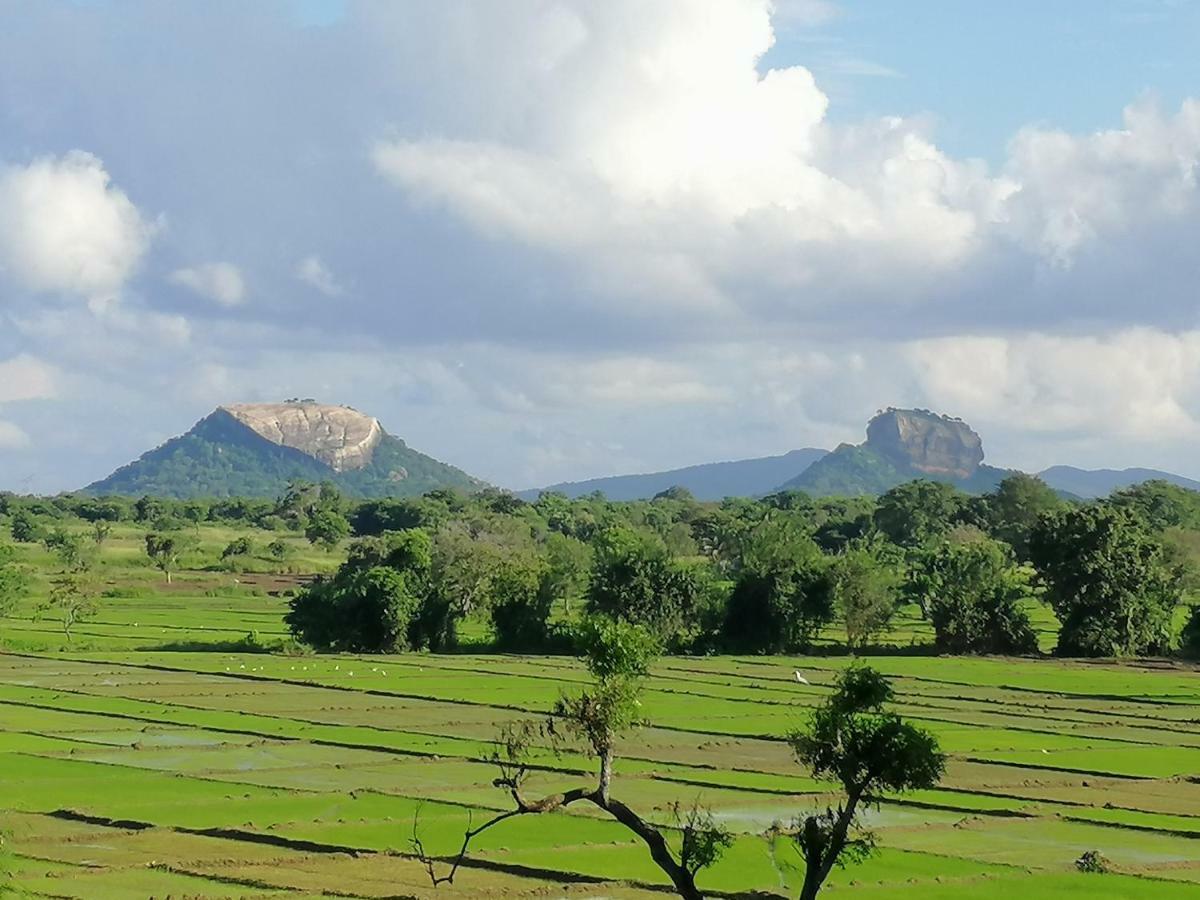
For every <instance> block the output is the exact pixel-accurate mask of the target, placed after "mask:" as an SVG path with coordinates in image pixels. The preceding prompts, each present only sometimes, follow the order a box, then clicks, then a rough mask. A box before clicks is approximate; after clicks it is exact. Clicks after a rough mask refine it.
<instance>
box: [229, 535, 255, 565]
mask: <svg viewBox="0 0 1200 900" xmlns="http://www.w3.org/2000/svg"><path fill="white" fill-rule="evenodd" d="M253 549H254V548H253V547H252V546H251V544H250V538H248V537H246V536H245V535H243V536H241V537H237V538H234V539H233V540H232V541H230V542H229V543H228V544H226V545H225V549H224V550H222V551H221V559H236V558H237V557H239V556H249V555H250V552H251V550H253Z"/></svg>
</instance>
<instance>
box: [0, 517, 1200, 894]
mask: <svg viewBox="0 0 1200 900" xmlns="http://www.w3.org/2000/svg"><path fill="white" fill-rule="evenodd" d="M220 539H221V536H219V535H218V536H215V537H213V540H215V541H218V542H219V540H220ZM120 543H121V541H120V539H119V538H118V540H117V545H118V546H120ZM106 560H123V561H121V562H111V561H109V562H107V563H106V565H107V566H108V567H109V568H108V569H107V570H106V571H107V575H108V577H109V579H110V581H111V584H110V591H109V592H110V593H111V594H112V596H109V597H106V598H104V599H103V601H102V603H101V606H100V610H99V612H98V613H97V615H96V616H95V617H94V618H93V619H91V620H90V621H87V622H84V623H81V624H79V625H78V626H76V629H75V634H74V635H73V638H72V640H71V641H69V642H68V641H66V640H65V638H64V637H63V635H62V633H61V630H59V629H58V628H57V625H56V623H55V622H53V621H51V620H45V619H36V618H35V617H34V616H33V615H32V612H31V611H30V610H29V609H22V610H20V611H18V614H17V615H16V616H15V617H14V618H12V619H7V620H0V635H3V639H4V645H3V646H4V648H5V649H4V652H2V653H0V792H2V793H0V797H2V798H3V799H2V800H0V807H2V808H3V812H2V813H0V817H2V820H3V821H2V823H0V827H2V828H3V829H4V830H5V831H7V832H8V834H9V835H10V838H11V840H10V845H11V848H12V849H11V851H10V853H9V857H8V858H7V860H6V861H5V865H7V867H8V869H9V870H10V874H9V876H8V882H7V885H6V886H5V887H7V889H10V890H13V891H20V892H24V894H26V895H28V896H34V897H73V898H99V900H105V898H126V897H131V898H135V897H160V898H161V897H168V896H171V897H204V898H210V897H211V898H217V897H240V898H250V897H286V898H305V897H319V896H338V897H351V898H383V897H434V896H437V897H595V898H600V897H609V898H649V897H656V896H657V897H661V896H664V890H665V881H664V878H663V876H662V875H661V873H659V871H658V870H657V869H656V868H655V867H654V866H653V864H652V863H651V862H650V861H649V859H648V858H647V856H646V853H645V851H644V848H642V847H641V846H640V845H639V844H638V843H637V842H636V840H633V839H631V836H630V835H629V833H628V832H626V831H624V830H623V829H622V828H621V827H620V826H618V825H616V824H615V823H613V822H611V821H609V820H607V819H604V818H601V817H598V816H597V815H595V814H594V813H592V812H588V811H586V810H575V809H574V808H572V810H571V811H570V812H563V813H555V814H551V815H547V816H525V817H519V818H516V819H513V820H510V821H508V822H506V823H504V824H503V825H500V826H498V827H496V828H494V829H492V830H490V831H488V832H485V833H484V834H483V835H481V836H480V838H479V840H478V841H477V842H476V843H475V844H474V849H473V851H472V853H471V855H470V858H469V864H468V865H467V866H466V867H464V868H463V869H462V870H461V871H460V872H459V873H458V876H457V877H456V879H455V881H454V883H453V884H452V885H449V884H447V885H442V886H440V887H438V888H437V889H436V890H435V889H434V888H433V887H432V886H431V885H430V882H429V878H428V875H427V873H426V872H425V869H424V867H423V866H422V864H421V863H420V862H419V861H418V860H417V859H415V858H414V857H413V853H412V847H411V838H412V835H413V829H414V821H419V833H420V836H421V839H422V841H423V843H424V844H425V846H426V848H427V849H428V850H429V851H430V852H432V853H435V854H439V855H449V854H451V853H453V852H454V851H455V850H456V849H457V847H458V844H459V843H460V841H461V837H462V832H463V831H464V829H466V828H467V827H468V826H469V823H475V824H478V823H479V822H480V821H482V820H483V819H484V818H486V817H487V816H489V815H490V814H492V813H493V812H494V811H499V810H502V809H504V808H506V805H505V800H506V797H505V795H504V794H503V792H501V791H499V790H497V789H496V788H494V787H493V786H492V783H491V782H492V779H493V778H494V777H495V770H494V768H493V767H492V766H491V765H490V764H489V763H488V762H487V761H486V758H487V755H488V753H489V750H490V740H491V738H492V736H493V735H494V733H495V731H496V728H497V726H498V725H499V724H501V723H503V722H506V721H510V720H513V719H518V718H524V717H530V716H537V715H541V714H544V713H545V712H546V711H547V710H548V709H549V708H550V707H551V705H552V704H553V703H554V701H555V699H556V698H557V697H558V696H559V695H560V694H561V693H562V692H564V691H570V690H572V689H573V688H575V687H577V686H578V685H579V684H581V683H582V682H584V681H585V679H586V676H585V673H584V672H583V670H582V668H581V667H580V666H579V665H578V664H577V663H576V662H575V661H574V660H572V659H569V658H564V657H526V656H511V655H496V654H488V653H463V654H453V655H430V654H409V655H403V656H354V655H341V656H313V655H285V654H283V653H264V652H241V650H239V649H238V647H239V645H238V642H239V641H242V640H243V639H244V638H245V637H246V635H247V633H248V632H254V633H255V635H256V646H255V647H253V648H251V647H249V645H247V649H261V647H262V646H268V647H269V646H272V645H273V644H275V643H276V642H279V641H283V640H284V639H285V638H286V629H285V627H284V626H283V623H282V615H283V612H284V610H285V609H286V598H285V597H282V596H273V595H272V594H273V592H277V591H278V590H279V589H281V588H283V587H286V584H287V579H286V578H285V577H283V576H277V575H270V574H262V575H261V576H259V577H260V578H261V579H262V580H261V581H256V580H255V578H253V577H247V576H239V577H237V578H236V579H235V577H234V576H232V575H229V574H227V573H219V572H199V571H192V572H188V573H184V574H182V575H181V576H180V577H179V578H177V579H176V583H175V584H173V585H172V586H171V588H170V589H169V590H168V589H167V588H166V586H165V585H161V586H160V585H159V584H158V580H157V579H156V578H155V577H154V576H155V575H157V573H153V572H152V571H149V570H145V571H142V570H141V569H138V568H136V567H135V563H134V562H133V560H134V556H133V555H132V554H130V555H128V556H125V557H122V556H121V554H120V553H116V554H112V555H111V556H110V555H109V554H108V553H107V552H106ZM314 562H316V563H321V562H323V560H320V559H318V560H315V561H314ZM271 579H276V580H275V581H272V580H271ZM235 581H236V583H235ZM900 627H901V628H910V630H911V628H915V627H919V626H913V625H911V623H908V624H906V623H904V622H902V623H901V625H900ZM897 643H900V642H899V641H898V642H897ZM846 664H847V662H846V660H845V659H844V658H842V657H836V656H821V657H813V658H772V657H744V658H743V657H709V658H671V659H667V660H664V661H662V662H661V663H660V664H659V665H658V666H657V667H656V669H655V670H654V673H653V677H652V679H651V689H650V691H649V693H648V695H647V697H646V698H645V713H646V719H647V722H648V724H647V726H646V727H644V728H642V729H641V730H639V731H638V732H637V733H636V734H634V735H632V736H631V737H630V738H629V739H628V740H627V741H626V742H625V744H624V746H623V747H622V754H621V758H620V760H619V762H618V765H617V771H616V781H615V786H614V794H615V795H617V796H619V797H620V798H622V799H624V800H625V801H626V802H628V803H630V805H632V806H633V807H634V808H635V809H637V810H638V811H639V812H641V813H642V814H643V815H645V816H647V817H649V818H651V819H653V820H655V821H658V822H661V823H664V824H670V823H671V822H672V814H671V804H672V803H673V802H675V801H681V802H683V803H684V804H688V803H690V802H691V801H692V800H694V799H697V798H698V799H699V800H700V802H701V803H702V804H704V805H706V806H708V807H710V808H711V810H712V813H713V815H714V817H715V818H716V819H717V820H719V821H720V822H721V823H722V824H724V825H725V827H727V828H730V829H731V830H733V831H734V832H735V833H736V835H737V838H736V841H735V843H734V845H733V846H732V847H731V848H730V850H729V851H728V852H727V853H726V855H725V856H724V857H723V858H722V859H721V861H720V862H719V863H718V864H717V865H716V866H715V867H714V868H712V869H711V870H708V871H706V872H705V873H703V874H702V875H701V877H700V883H701V885H702V887H703V888H704V889H705V890H706V891H708V892H709V893H710V894H712V895H713V896H747V897H749V896H752V895H753V896H760V897H761V896H767V897H770V896H777V897H789V896H794V895H795V893H796V888H797V885H798V883H799V875H798V871H797V866H798V864H799V860H798V859H797V857H796V855H795V852H794V851H793V850H792V849H791V847H790V845H789V844H787V842H786V841H782V842H776V843H775V844H774V845H772V843H771V842H770V841H769V840H768V839H767V838H766V837H764V832H766V831H767V830H768V829H769V828H770V827H771V826H772V825H773V824H774V823H777V822H778V823H783V824H785V825H786V824H787V823H788V822H790V820H791V819H792V818H793V817H794V816H796V815H797V814H799V813H802V812H804V811H806V810H809V809H811V808H813V807H814V806H824V805H825V804H827V803H829V802H832V801H833V799H834V797H835V795H834V794H832V793H831V791H830V786H829V785H828V784H825V783H822V782H817V781H814V780H812V779H811V778H808V777H807V775H806V773H805V772H803V771H802V770H801V769H800V768H799V767H798V766H797V765H796V764H795V763H794V762H793V761H792V759H791V758H790V756H789V751H788V748H787V745H786V744H785V743H784V741H783V736H784V735H786V734H787V733H788V732H789V731H791V730H792V729H794V728H797V727H799V726H800V725H802V724H803V723H804V721H805V716H806V714H807V710H808V709H809V708H811V707H812V706H813V705H815V704H816V703H819V702H820V701H821V699H822V698H823V697H824V696H825V694H826V692H827V690H828V685H829V684H830V683H831V681H832V679H833V678H834V677H835V675H836V674H837V672H838V671H839V669H840V668H841V667H842V666H844V665H846ZM872 664H873V665H875V666H876V667H878V668H880V669H881V670H882V671H884V672H885V673H886V674H888V675H890V676H891V677H892V678H893V679H894V685H895V688H896V692H897V701H898V704H897V708H898V711H899V712H901V713H902V714H903V715H905V716H906V717H908V718H909V719H911V720H912V721H914V722H916V723H917V724H920V725H921V726H923V727H925V728H927V729H928V730H930V731H932V732H933V733H934V734H936V735H937V737H938V739H939V741H940V742H941V745H942V747H943V748H944V749H945V750H946V751H947V752H948V753H949V754H950V764H949V769H948V773H947V777H946V778H945V780H944V782H943V784H942V785H941V786H940V787H939V788H938V789H936V790H930V791H923V792H919V793H917V794H913V795H906V796H901V797H890V798H886V799H884V800H883V802H881V803H880V804H879V805H878V807H877V808H873V809H871V810H870V812H869V815H868V822H869V824H870V827H871V828H872V830H873V831H874V834H875V838H876V841H877V844H878V848H879V849H878V851H877V853H876V854H875V855H874V856H873V857H872V858H871V859H869V860H868V861H867V862H866V863H864V864H862V865H858V866H852V867H848V868H846V869H844V870H841V871H839V872H837V873H835V874H834V876H833V878H832V880H831V885H830V887H829V888H828V889H827V890H828V895H829V896H831V897H861V898H866V900H916V898H921V900H927V898H934V900H937V898H960V897H971V898H981V900H992V898H1001V897H1003V898H1006V900H1007V898H1010V897H1012V896H1013V895H1014V894H1018V893H1019V894H1022V895H1023V896H1025V897H1030V898H1042V897H1047V898H1085V897H1086V898H1112V900H1117V898H1143V897H1144V898H1180V897H1189V896H1196V897H1200V677H1198V674H1197V672H1196V671H1195V670H1194V669H1188V668H1186V667H1183V666H1175V665H1169V664H1165V663H1153V662H1144V663H1127V664H1121V665H1117V664H1111V663H1088V662H1059V661H1048V660H1047V661H1033V660H1008V659H963V658H938V657H930V656H917V655H897V656H879V657H875V658H873V660H872ZM796 669H799V670H801V671H803V673H804V674H805V677H806V678H807V680H808V681H809V682H810V684H807V685H805V684H798V683H796V681H795V679H794V676H793V671H794V670H796ZM538 763H539V765H540V767H541V770H540V771H539V772H538V773H537V774H536V775H535V776H534V784H533V785H531V788H530V790H531V792H536V791H537V790H538V789H545V790H547V791H550V790H559V789H562V788H565V787H571V786H575V785H577V784H581V783H583V782H584V780H585V779H587V778H588V777H589V776H588V772H589V771H590V766H591V763H590V762H589V761H588V760H587V759H585V758H584V757H582V756H577V755H571V754H567V755H562V756H555V755H552V754H551V753H549V752H548V751H547V752H545V753H543V754H541V755H540V756H539V759H538ZM1089 850H1098V851H1100V852H1101V853H1102V854H1103V855H1104V856H1105V857H1107V858H1108V859H1109V860H1110V861H1111V864H1112V867H1113V869H1114V871H1113V872H1112V873H1110V874H1104V875H1097V874H1084V873H1081V872H1078V871H1077V870H1076V868H1075V865H1074V863H1075V860H1076V859H1078V858H1079V856H1080V855H1081V854H1083V853H1084V852H1086V851H1089ZM0 884H3V882H0ZM3 890H4V888H0V893H2V892H3ZM752 892H759V893H757V894H752Z"/></svg>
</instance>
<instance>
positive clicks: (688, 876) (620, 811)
mask: <svg viewBox="0 0 1200 900" xmlns="http://www.w3.org/2000/svg"><path fill="white" fill-rule="evenodd" d="M599 800H600V798H599V797H596V798H595V801H594V802H596V805H597V806H599V807H601V808H602V809H603V810H605V811H606V812H607V813H608V814H609V815H611V816H612V817H613V818H614V819H616V820H617V821H618V822H620V823H621V824H622V825H624V826H625V827H626V828H628V829H629V830H630V831H632V832H633V833H634V834H636V835H637V836H638V837H640V838H641V839H642V841H644V842H645V844H646V847H647V848H649V850H650V858H651V859H653V860H654V864H655V865H657V866H658V867H659V868H660V869H662V870H663V872H665V873H666V874H667V876H668V877H669V878H670V879H671V883H672V884H673V885H675V891H676V893H678V894H679V896H680V898H682V900H704V895H703V894H701V893H700V891H699V889H698V888H697V887H696V879H695V876H694V875H693V874H692V873H691V872H689V871H688V870H687V869H685V868H684V867H683V866H681V865H680V864H679V863H677V862H675V857H674V856H673V855H672V854H671V848H670V846H669V845H668V844H667V839H666V838H665V837H663V835H662V832H660V831H659V830H658V829H657V828H655V827H654V826H653V825H649V824H647V823H646V822H645V821H643V820H642V817H641V816H639V815H638V814H637V813H635V812H634V811H633V810H632V809H630V808H629V807H628V806H626V805H625V804H624V803H622V802H621V801H620V800H612V801H605V802H603V803H601V802H599Z"/></svg>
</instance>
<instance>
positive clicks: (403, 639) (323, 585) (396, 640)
mask: <svg viewBox="0 0 1200 900" xmlns="http://www.w3.org/2000/svg"><path fill="white" fill-rule="evenodd" d="M420 602H421V601H420V598H419V597H418V596H416V595H415V594H414V593H413V592H412V590H411V589H410V587H409V585H408V583H407V581H406V580H405V578H404V575H403V573H401V572H400V571H398V570H396V569H392V568H388V567H387V566H375V567H373V568H370V569H354V570H351V571H347V572H339V573H338V575H336V576H335V577H333V578H332V579H319V580H317V581H316V582H314V583H313V584H311V585H310V586H309V587H307V588H305V589H304V590H303V591H301V592H300V593H299V594H298V595H297V596H296V597H295V598H293V600H292V603H291V609H290V610H289V612H288V613H287V615H286V616H285V617H284V621H285V622H286V623H287V625H288V627H289V628H291V630H292V632H293V634H295V635H296V636H297V637H298V638H300V639H301V640H302V641H304V642H305V643H306V644H309V645H311V646H313V647H315V648H317V649H318V650H335V651H339V652H347V653H395V652H398V651H400V650H406V649H408V648H409V646H410V641H409V626H410V625H411V623H412V620H413V616H414V615H415V613H416V612H417V609H418V607H419V605H420Z"/></svg>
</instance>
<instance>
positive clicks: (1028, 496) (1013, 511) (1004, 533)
mask: <svg viewBox="0 0 1200 900" xmlns="http://www.w3.org/2000/svg"><path fill="white" fill-rule="evenodd" d="M1062 508H1063V501H1062V498H1060V497H1059V496H1058V494H1056V493H1055V492H1054V489H1053V488H1052V487H1050V485H1048V484H1046V482H1044V481H1042V479H1040V478H1038V477H1037V476H1036V475H1026V474H1025V473H1024V472H1014V473H1013V474H1012V475H1009V476H1007V477H1006V478H1005V479H1004V480H1003V481H1001V482H1000V484H999V485H998V486H997V488H996V490H995V492H994V493H992V494H990V495H988V496H987V497H985V498H984V517H985V521H986V522H987V526H988V530H989V531H990V532H991V534H992V535H993V536H994V537H997V538H999V539H1000V540H1002V541H1004V542H1005V543H1007V544H1008V545H1009V546H1010V547H1012V548H1013V551H1014V552H1015V553H1016V554H1017V558H1018V559H1022V560H1027V559H1028V558H1029V535H1030V534H1031V533H1032V531H1033V529H1034V526H1036V525H1037V523H1038V519H1039V518H1041V516H1043V515H1044V514H1046V513H1052V512H1055V511H1057V510H1060V509H1062Z"/></svg>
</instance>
